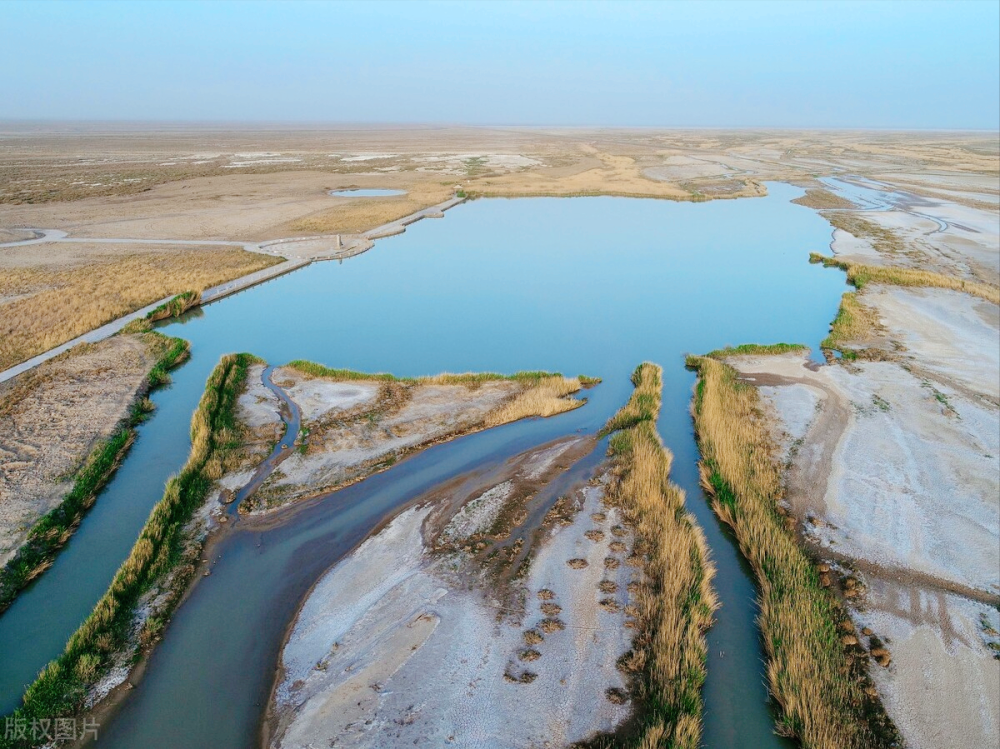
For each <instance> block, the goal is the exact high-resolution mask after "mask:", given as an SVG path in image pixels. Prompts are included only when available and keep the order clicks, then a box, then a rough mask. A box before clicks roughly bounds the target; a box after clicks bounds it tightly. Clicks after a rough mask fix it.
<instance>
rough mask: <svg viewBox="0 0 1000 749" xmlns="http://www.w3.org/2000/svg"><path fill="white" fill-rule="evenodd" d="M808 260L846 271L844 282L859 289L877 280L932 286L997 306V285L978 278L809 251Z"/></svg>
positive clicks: (877, 281)
mask: <svg viewBox="0 0 1000 749" xmlns="http://www.w3.org/2000/svg"><path fill="white" fill-rule="evenodd" d="M809 261H810V262H813V263H822V264H823V266H824V267H826V268H840V269H841V270H843V271H847V281H848V282H849V283H851V284H853V285H854V286H855V287H856V288H857V289H858V291H861V290H862V289H863V288H864V287H865V286H866V285H867V284H870V283H881V284H888V285H892V286H909V287H924V288H935V289H950V290H952V291H962V292H964V293H966V294H972V295H973V296H976V297H979V298H980V299H985V300H986V301H987V302H992V303H993V304H998V305H1000V288H998V287H996V286H993V285H992V284H988V283H981V282H979V281H966V280H965V279H962V278H955V277H954V276H947V275H945V274H944V273H935V272H933V271H929V270H917V269H915V268H899V267H896V266H888V265H864V264H862V263H851V262H847V261H845V260H837V259H836V258H831V257H826V256H824V255H820V254H819V253H818V252H813V253H810V255H809Z"/></svg>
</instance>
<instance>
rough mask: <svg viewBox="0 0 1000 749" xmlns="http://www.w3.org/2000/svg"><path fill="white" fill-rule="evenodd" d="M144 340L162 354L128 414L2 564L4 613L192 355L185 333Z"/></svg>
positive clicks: (46, 562)
mask: <svg viewBox="0 0 1000 749" xmlns="http://www.w3.org/2000/svg"><path fill="white" fill-rule="evenodd" d="M145 340H146V342H147V345H149V346H150V347H151V348H153V349H154V350H155V351H157V359H156V362H155V364H154V365H153V367H152V368H151V369H150V371H149V373H148V374H147V375H146V379H145V382H144V383H143V385H142V386H141V387H140V388H139V391H138V392H137V393H136V397H135V400H134V402H133V403H132V406H131V408H130V409H129V411H128V413H127V414H126V416H125V417H124V418H123V419H122V420H121V422H120V423H119V424H118V426H117V428H116V429H115V431H114V432H113V433H112V435H111V436H110V437H109V438H108V439H106V440H103V441H101V442H100V443H99V444H98V445H97V446H95V447H94V449H93V450H92V451H91V453H90V455H89V456H88V457H87V459H86V460H85V461H84V463H83V467H82V468H80V470H79V471H78V472H77V474H76V477H75V478H74V479H73V486H72V488H70V490H69V492H68V493H67V494H66V496H65V497H64V498H63V500H62V501H61V502H60V503H59V505H58V506H57V507H55V508H54V509H52V510H50V511H49V512H48V513H46V514H45V515H43V516H42V518H41V519H40V520H39V521H38V522H37V523H35V525H34V526H33V527H32V529H31V531H30V532H29V534H28V538H27V540H26V541H25V543H24V545H23V546H21V548H20V549H18V551H17V554H15V555H14V557H13V558H11V559H10V560H9V561H8V562H7V564H6V565H4V567H3V568H2V569H0V614H2V613H3V612H4V611H6V610H7V608H9V607H10V605H11V603H13V602H14V599H15V598H16V597H17V594H18V593H20V592H21V591H22V590H24V588H26V587H27V586H28V584H30V583H31V581H32V580H34V579H35V578H36V577H38V576H39V575H40V574H41V573H42V572H44V571H45V570H46V569H48V567H49V566H50V565H51V564H52V562H53V560H54V558H55V555H56V554H57V553H58V552H59V550H60V549H61V548H62V547H63V546H64V545H65V543H66V542H67V541H68V540H69V538H70V536H71V535H72V534H73V531H74V530H75V529H76V527H77V525H78V524H79V523H80V521H81V520H82V519H83V516H84V514H86V512H87V510H89V509H90V507H91V506H92V505H93V504H94V501H95V500H96V499H97V494H98V493H99V492H100V490H101V489H102V488H103V487H104V485H105V484H107V482H108V481H109V480H110V479H111V477H112V476H113V475H114V472H115V471H116V470H117V468H118V466H119V465H120V464H121V461H122V459H123V458H124V457H125V454H126V453H127V452H128V449H129V447H131V446H132V443H133V442H134V441H135V428H136V427H137V426H138V425H139V424H141V423H142V422H143V421H145V420H146V417H147V415H148V413H149V410H150V409H151V407H152V404H151V403H150V402H149V401H148V400H146V395H148V394H149V392H150V391H151V390H153V389H154V388H156V387H159V386H161V385H164V384H166V383H168V382H169V381H170V375H169V374H168V372H169V370H171V369H173V368H174V367H176V366H177V365H178V364H180V363H181V362H183V361H184V360H185V359H187V357H188V351H189V346H188V342H187V341H184V340H182V339H180V338H168V337H167V336H164V335H161V334H159V333H147V334H145Z"/></svg>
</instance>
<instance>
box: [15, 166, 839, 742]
mask: <svg viewBox="0 0 1000 749" xmlns="http://www.w3.org/2000/svg"><path fill="white" fill-rule="evenodd" d="M768 189H769V191H770V195H769V197H766V198H759V199H753V200H749V199H746V200H733V201H715V202H710V203H699V204H695V203H672V202H669V201H657V200H636V199H623V198H574V199H547V198H546V199H540V198H535V199H519V200H480V201H474V202H472V203H468V204H466V205H463V206H461V207H459V208H456V209H454V210H452V211H450V212H449V213H448V214H447V218H445V219H443V220H440V221H423V222H420V223H418V224H416V225H414V226H411V227H410V228H408V229H407V231H406V233H405V234H403V235H400V236H397V237H392V238H389V239H384V240H380V241H379V242H378V244H377V246H376V247H375V249H374V250H372V251H370V252H368V253H366V254H364V255H361V256H359V257H357V258H354V259H352V260H350V261H348V262H346V263H343V264H334V263H319V264H314V265H312V266H309V267H307V268H305V269H303V270H300V271H297V272H295V273H292V274H289V275H287V276H283V277H280V278H277V279H275V280H273V281H271V282H268V283H266V284H264V285H261V286H258V287H255V288H252V289H250V290H247V291H245V292H242V293H240V294H238V295H236V296H233V297H230V298H228V299H225V300H223V301H221V302H218V303H216V304H213V305H210V306H209V307H207V308H205V309H204V310H199V311H197V312H196V313H194V314H190V315H188V316H187V317H186V318H184V319H182V320H181V321H179V322H177V323H173V324H170V325H168V326H166V327H165V329H164V332H165V333H168V334H172V335H177V336H180V337H183V338H186V339H188V340H190V341H191V352H192V357H191V361H190V362H188V363H187V364H185V365H184V366H183V367H181V368H180V369H178V370H177V371H176V372H175V373H174V383H173V385H172V386H170V387H169V388H166V389H164V390H161V391H158V392H157V393H155V394H154V395H153V400H154V402H155V403H156V405H157V411H156V414H155V416H154V417H153V418H152V419H151V420H150V421H149V422H148V423H146V424H145V425H143V426H142V427H141V428H140V435H139V439H138V440H137V443H136V445H135V446H134V448H133V449H132V451H131V453H130V454H129V456H128V458H127V460H126V461H125V463H124V465H123V466H122V468H121V469H120V470H119V472H118V473H117V474H116V476H115V478H114V479H113V480H112V481H111V483H110V484H109V486H108V487H107V488H106V489H105V491H104V492H103V493H102V495H101V497H100V499H99V500H98V502H97V503H96V505H95V507H94V509H93V511H92V512H91V513H90V515H89V516H88V517H87V518H86V519H85V521H84V523H83V524H82V526H81V527H80V529H79V531H78V533H77V534H76V536H75V537H74V538H73V539H72V541H71V542H70V543H69V544H68V546H67V548H66V549H65V550H64V551H63V553H62V554H60V556H59V557H58V559H57V560H56V563H55V564H54V565H53V567H52V568H51V569H50V570H49V571H48V572H47V573H46V574H45V575H43V576H42V577H41V579H40V580H39V581H38V582H37V584H35V585H34V586H33V587H32V588H31V589H29V590H28V591H26V592H25V594H24V595H22V596H21V597H20V599H19V600H18V601H17V602H16V603H15V604H14V606H12V607H11V609H10V610H8V612H7V613H6V614H5V615H4V616H2V617H0V663H2V664H3V668H2V669H0V709H2V710H3V711H4V712H6V711H8V710H9V709H11V708H13V707H14V706H15V705H16V704H17V701H18V699H19V698H20V695H21V693H22V691H23V686H24V685H25V684H26V683H28V682H30V681H31V679H32V678H33V676H34V675H35V673H37V671H38V670H39V669H40V668H42V667H43V666H44V665H45V663H46V662H47V661H48V660H49V659H51V658H53V657H54V656H56V655H57V654H58V653H59V652H60V650H61V649H62V647H63V646H64V644H65V642H66V640H67V638H68V636H69V635H70V634H71V633H72V631H73V630H74V629H75V628H76V626H77V625H78V624H79V622H80V621H81V620H82V619H83V618H84V617H85V616H86V614H87V613H88V612H89V610H90V608H91V607H92V606H93V604H94V602H95V601H96V600H97V598H98V597H99V596H100V595H101V593H102V592H103V591H104V589H105V587H106V586H107V584H108V582H109V580H110V579H111V576H112V575H113V573H114V570H115V569H116V568H117V566H118V564H120V562H121V560H122V559H123V558H124V557H125V555H126V554H127V552H128V549H129V548H130V547H131V544H132V543H133V541H134V540H135V537H136V535H137V533H138V530H139V528H140V527H141V525H142V523H143V521H144V520H145V518H146V516H147V515H148V513H149V510H150V508H151V507H152V506H153V504H154V503H155V502H156V501H157V500H158V499H159V498H160V496H161V494H162V488H163V483H164V481H165V480H166V478H167V477H168V476H169V475H170V474H171V473H172V472H174V471H176V470H177V469H178V468H179V467H180V466H181V465H182V464H183V462H184V460H185V458H186V455H187V452H188V448H189V444H190V443H189V440H190V437H189V423H190V417H191V413H192V411H193V409H194V407H195V405H196V404H197V402H198V399H199V398H200V396H201V393H202V389H203V387H204V383H205V380H206V378H207V376H208V374H209V372H210V371H211V369H212V367H213V366H214V365H215V363H216V362H217V361H218V359H219V357H220V356H221V355H222V354H224V353H227V352H233V351H248V352H251V353H254V354H257V355H259V356H262V357H264V358H265V359H267V360H268V361H269V362H271V363H272V364H280V363H283V362H286V361H289V360H291V359H310V360H314V361H317V362H322V363H324V364H327V365H329V366H334V367H349V368H352V369H357V370H363V371H391V372H393V373H395V374H398V375H421V374H429V373H437V372H441V371H453V372H461V371H486V370H492V371H503V372H511V371H515V370H519V369H549V370H557V371H562V372H564V373H567V374H577V373H585V374H589V375H594V376H599V377H602V378H603V379H604V382H603V384H602V385H600V386H599V387H597V388H595V389H593V390H591V391H589V392H588V396H589V398H590V402H589V403H588V404H587V405H586V406H585V407H584V408H581V409H577V410H576V411H572V412H569V413H567V414H563V415H560V416H558V417H555V418H552V419H546V420H533V421H526V422H522V423H516V424H511V425H507V426H505V427H501V428H498V429H494V430H490V431H487V432H482V433H479V434H475V435H471V436H468V437H465V438H462V439H459V440H456V441H454V442H452V443H448V444H444V445H439V446H436V447H433V448H431V449H429V450H427V451H425V452H423V453H421V454H418V455H416V456H414V457H413V458H410V459H407V460H405V461H402V462H400V463H399V464H398V465H397V466H395V467H393V468H392V469H391V470H389V471H387V472H385V473H382V474H378V475H376V476H373V477H372V478H370V479H368V480H366V481H364V482H362V483H360V484H356V485H354V486H351V487H348V488H347V489H344V490H342V491H339V492H336V493H334V494H332V495H329V496H327V497H324V498H320V499H318V500H313V501H310V502H308V503H306V504H304V505H303V506H302V507H300V508H298V509H297V510H296V511H294V512H293V513H290V514H288V515H287V516H285V517H284V518H283V519H282V522H280V523H272V524H270V525H269V526H268V527H250V525H249V524H247V523H245V522H238V523H236V524H235V527H234V528H232V529H231V530H229V531H227V533H226V534H225V535H224V536H223V538H222V539H221V540H220V541H219V542H218V543H217V544H215V545H213V546H212V547H211V557H212V559H213V568H212V574H211V576H209V577H206V578H203V579H200V580H199V581H198V583H197V585H196V586H195V588H194V590H193V591H192V593H191V595H190V596H189V597H188V599H187V600H186V601H185V602H184V603H183V605H182V606H181V607H180V608H179V609H178V611H177V613H176V615H175V618H174V621H173V622H172V623H171V624H170V626H169V628H168V630H167V632H166V635H165V637H164V639H163V641H162V642H161V643H160V645H159V646H158V647H157V649H156V650H155V651H154V653H153V655H152V657H151V659H150V661H149V665H148V668H147V670H146V673H145V675H144V677H143V679H142V680H141V681H140V682H139V684H138V687H137V688H136V689H135V690H133V691H132V692H131V693H130V695H129V697H128V698H127V699H126V700H125V701H124V703H123V705H122V706H121V708H120V709H119V710H118V711H117V713H116V714H115V715H114V716H113V718H111V719H110V720H109V721H106V722H105V724H104V725H103V726H102V728H101V738H100V741H99V744H98V745H99V746H111V747H137V746H142V747H150V748H152V747H178V746H183V747H232V748H233V749H244V748H245V747H247V746H252V745H254V742H255V741H256V737H257V733H258V730H259V719H260V715H261V713H262V711H263V709H264V707H265V706H266V699H267V695H268V691H269V689H270V686H271V680H272V678H273V670H274V667H275V664H276V662H277V654H278V646H279V644H280V642H281V637H282V634H283V632H284V629H285V627H286V626H287V624H288V622H289V620H290V618H291V616H292V615H293V613H294V610H295V608H296V606H297V605H298V604H299V602H300V601H301V599H302V596H303V595H304V594H305V592H306V591H307V590H308V588H309V586H310V585H311V584H312V583H313V582H314V581H315V580H316V579H317V578H318V577H319V576H320V575H321V574H322V573H323V572H324V571H325V570H326V569H327V568H329V566H331V564H333V563H334V562H335V561H336V560H337V559H338V558H340V557H341V556H342V555H343V554H345V553H346V552H347V551H349V550H350V549H351V548H352V547H353V546H355V545H356V544H357V543H358V542H359V541H360V540H362V539H363V538H364V536H365V535H366V534H367V533H369V532H370V531H371V530H372V529H373V528H374V527H376V526H377V525H378V523H379V522H381V521H382V520H384V519H385V518H386V517H387V516H388V515H389V514H391V513H393V512H395V511H397V510H398V509H400V508H401V507H403V506H405V505H406V503H407V502H409V501H411V500H413V499H415V498H416V497H418V496H420V494H421V493H423V492H425V491H428V490H430V489H431V488H433V487H434V486H436V485H438V484H440V483H442V482H443V481H446V480H448V479H450V478H452V477H455V476H459V475H461V474H463V473H467V472H469V471H473V470H483V469H485V468H489V467H491V466H495V465H497V464H498V463H500V462H502V461H504V460H506V459H507V458H509V457H511V456H513V455H515V454H517V453H518V452H521V451H523V450H525V449H527V448H529V447H532V446H535V445H538V444H542V443H544V442H546V441H549V440H551V439H554V438H556V437H559V436H563V435H566V434H568V433H571V432H574V431H577V430H581V431H584V432H592V431H596V430H597V429H598V428H599V427H600V426H601V425H602V424H603V423H604V421H605V420H606V419H607V418H608V416H609V415H610V414H611V413H613V412H614V410H615V409H617V408H618V407H619V406H620V405H621V404H622V403H624V402H625V400H626V399H627V397H628V395H629V393H630V391H631V385H630V383H629V375H630V373H631V371H632V369H633V368H634V367H635V366H636V365H637V364H638V363H639V362H641V361H643V360H646V359H648V360H651V361H655V362H657V363H659V364H662V365H663V367H664V401H663V411H662V415H661V418H660V422H659V428H660V432H661V434H662V436H663V439H664V441H665V443H666V444H667V446H668V447H669V448H670V449H671V450H672V451H673V452H674V454H675V462H674V469H673V478H674V480H675V481H676V482H677V483H678V484H680V485H681V486H682V487H683V488H684V489H685V490H686V492H687V496H688V505H689V507H690V509H691V510H692V511H693V512H694V513H695V515H696V516H697V517H698V520H699V522H700V523H701V525H702V527H703V528H704V529H705V532H706V535H707V537H708V541H709V545H710V547H711V550H712V555H713V558H714V560H715V562H716V565H717V567H718V574H717V576H716V578H715V585H716V588H717V589H718V593H719V597H720V600H721V602H722V608H721V609H720V611H719V612H718V614H717V621H716V624H715V626H714V627H713V629H712V630H711V631H710V633H709V637H708V640H709V668H708V679H707V683H706V686H705V700H706V714H705V745H706V746H709V747H768V746H771V747H774V746H782V745H783V744H784V741H783V740H781V739H779V738H778V737H776V736H774V734H773V718H772V716H771V714H770V712H769V707H768V705H767V696H766V689H765V686H764V678H765V677H764V673H763V661H762V658H763V656H762V651H761V646H760V642H759V637H758V631H757V628H756V625H755V623H754V618H755V616H756V613H757V611H756V606H755V602H754V599H755V591H754V587H753V584H752V580H751V577H750V576H749V573H748V570H747V568H746V567H745V566H744V564H743V563H742V561H741V558H740V556H739V554H738V550H737V548H736V546H735V544H734V542H733V540H732V538H731V537H730V535H729V534H728V533H727V532H726V531H725V529H724V528H722V527H721V526H720V525H719V523H718V522H717V521H716V519H715V517H714V516H713V514H712V513H711V511H710V509H709V508H708V505H707V503H706V502H705V499H704V497H703V495H702V493H701V491H700V488H699V486H698V472H697V466H696V462H697V458H698V455H697V448H696V446H695V443H694V439H693V433H692V425H691V420H690V415H689V410H688V409H689V404H690V397H691V387H692V384H693V382H694V376H693V375H692V374H691V373H689V372H687V371H686V370H685V369H684V354H685V353H687V352H705V351H708V350H711V349H713V348H718V347H721V346H725V345H728V344H738V343H743V342H750V341H759V342H775V341H797V342H804V343H807V344H809V345H811V346H813V347H814V349H815V348H816V347H817V345H818V342H819V341H820V340H821V339H822V338H823V337H824V336H825V334H826V331H827V328H828V324H829V322H830V320H831V319H832V318H833V316H834V314H835V313H836V309H837V304H838V302H839V298H840V294H841V293H842V291H843V289H844V287H843V276H842V274H839V273H834V272H831V271H828V270H827V271H824V270H823V269H822V268H820V267H818V266H811V265H809V264H808V262H807V258H808V254H809V252H810V251H820V252H823V251H825V250H827V248H828V245H829V241H830V227H829V225H828V224H827V223H826V221H824V220H823V219H822V218H821V217H819V216H818V215H817V214H816V213H814V212H813V211H811V210H809V209H807V208H803V207H800V206H796V205H793V204H791V203H789V201H790V200H791V199H793V198H795V197H797V196H798V195H800V194H801V191H800V190H798V189H797V188H793V187H790V186H788V185H783V184H769V185H768ZM297 428H298V427H297V425H296V426H294V430H295V431H292V430H291V429H290V430H289V431H290V433H291V434H290V437H289V439H291V438H293V437H294V435H295V432H296V431H297ZM278 450H280V445H279V447H278Z"/></svg>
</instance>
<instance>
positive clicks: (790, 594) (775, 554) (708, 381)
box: [688, 357, 899, 749]
mask: <svg viewBox="0 0 1000 749" xmlns="http://www.w3.org/2000/svg"><path fill="white" fill-rule="evenodd" d="M688 364H689V366H691V367H693V368H695V369H697V370H698V373H699V381H698V385H697V388H696V390H695V401H694V409H693V410H694V418H695V428H696V432H697V437H698V443H699V446H700V448H701V454H702V461H701V464H700V467H701V473H702V483H703V484H704V486H705V488H706V490H707V491H708V492H709V493H710V495H711V497H712V506H713V508H714V509H715V512H716V513H717V514H718V515H719V517H720V518H722V520H723V521H725V522H726V523H727V524H729V525H730V526H732V528H733V530H734V531H735V533H736V537H737V539H738V541H739V544H740V549H741V551H742V552H743V554H744V555H745V556H746V558H747V559H748V560H749V562H750V564H751V566H752V567H753V570H754V573H755V576H756V578H757V583H758V585H759V588H760V609H761V613H760V626H761V630H762V632H763V638H764V645H765V649H766V652H767V656H768V668H767V672H768V681H769V683H770V687H771V694H772V695H773V696H774V698H775V700H776V701H777V702H778V703H779V705H780V706H781V718H780V721H779V724H778V730H779V732H780V733H782V734H784V735H788V736H796V737H798V738H799V739H800V740H801V741H802V743H803V745H804V746H805V747H810V748H811V747H816V748H823V749H827V748H829V749H833V748H834V747H837V748H838V749H844V748H845V747H846V748H847V749H872V748H877V747H890V746H897V745H898V741H899V736H898V733H897V731H896V729H895V727H894V726H893V725H892V722H891V721H890V720H889V718H888V716H887V715H886V713H885V710H884V708H883V707H882V705H881V703H880V702H879V701H878V699H877V693H876V692H875V690H874V689H873V688H871V684H870V681H869V678H868V673H867V660H866V659H865V658H864V654H863V652H860V651H858V649H857V648H856V647H849V646H846V645H845V644H844V643H843V642H842V641H841V639H840V635H841V632H839V631H838V627H839V625H840V624H841V623H846V625H847V626H850V624H849V621H848V620H847V619H846V616H845V615H844V613H843V611H842V610H841V609H840V607H839V606H838V604H837V603H836V601H835V599H834V598H833V597H832V595H831V594H830V593H828V592H827V591H825V590H824V589H823V587H822V585H821V581H820V576H819V572H818V571H817V569H816V567H815V566H814V565H813V563H812V562H811V561H810V560H809V559H808V557H807V556H806V554H805V553H804V552H803V551H802V549H801V548H800V547H799V546H798V544H797V542H796V540H795V538H794V536H793V535H792V533H791V532H790V531H789V530H787V527H786V525H785V518H784V517H783V515H782V513H781V511H780V507H779V504H778V501H779V499H780V497H781V492H782V484H781V475H780V467H779V466H778V465H777V464H776V462H775V460H774V454H775V453H774V445H773V444H772V442H771V437H770V432H769V430H768V426H767V424H766V423H765V421H764V418H763V415H762V410H761V403H760V397H759V395H758V393H757V390H756V389H755V388H754V387H753V386H751V385H748V384H746V383H742V382H740V381H739V379H738V377H737V375H736V372H735V370H733V369H732V368H731V367H729V366H727V365H726V364H724V363H722V362H719V361H716V360H714V359H710V358H707V357H692V358H690V359H689V361H688ZM852 629H853V628H852ZM856 651H857V652H856Z"/></svg>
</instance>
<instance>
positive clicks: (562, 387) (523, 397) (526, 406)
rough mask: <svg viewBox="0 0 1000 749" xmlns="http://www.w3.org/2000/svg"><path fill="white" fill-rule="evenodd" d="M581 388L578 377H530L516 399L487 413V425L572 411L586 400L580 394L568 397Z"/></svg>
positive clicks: (497, 424) (491, 425)
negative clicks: (532, 378) (576, 396)
mask: <svg viewBox="0 0 1000 749" xmlns="http://www.w3.org/2000/svg"><path fill="white" fill-rule="evenodd" d="M580 388H581V385H580V381H579V380H578V379H576V378H575V377H563V376H562V375H554V376H552V377H545V378H542V379H538V380H534V381H531V382H529V383H528V384H527V386H526V387H525V389H524V390H522V391H521V392H520V393H518V394H517V395H515V396H514V398H513V399H511V400H509V401H507V402H506V403H504V404H503V405H501V406H500V407H499V408H496V409H494V410H493V411H491V412H490V413H489V414H487V415H486V421H485V426H487V427H493V426H499V425H500V424H508V423H510V422H512V421H518V420H519V419H526V418H529V417H531V416H542V417H546V416H555V415H556V414H560V413H563V412H564V411H572V410H573V409H574V408H579V407H580V406H582V405H583V404H584V403H586V401H585V400H581V399H579V398H567V397H566V396H568V395H570V394H571V393H576V392H579V390H580Z"/></svg>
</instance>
